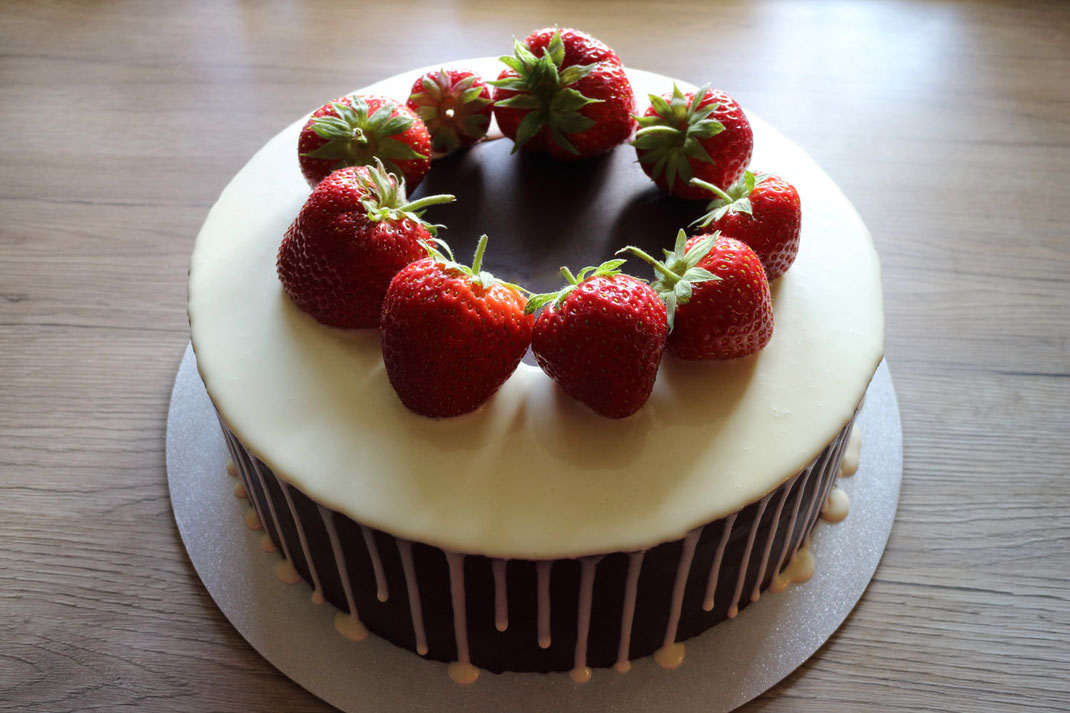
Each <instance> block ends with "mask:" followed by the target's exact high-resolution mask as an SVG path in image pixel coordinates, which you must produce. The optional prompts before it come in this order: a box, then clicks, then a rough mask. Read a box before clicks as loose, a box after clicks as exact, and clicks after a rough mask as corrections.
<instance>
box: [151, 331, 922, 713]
mask: <svg viewBox="0 0 1070 713" xmlns="http://www.w3.org/2000/svg"><path fill="white" fill-rule="evenodd" d="M855 423H856V427H857V428H858V429H860V431H861V433H862V453H861V463H860V465H859V468H858V472H857V473H856V474H855V475H854V476H852V477H850V478H841V479H840V481H839V483H838V485H839V487H841V488H842V489H843V490H845V491H846V492H847V494H848V496H849V498H850V511H849V514H848V516H847V518H846V519H845V520H843V521H842V522H839V523H836V524H830V523H826V522H820V521H819V524H818V525H817V528H816V530H815V533H814V536H813V538H812V543H811V550H812V552H813V555H814V558H815V560H816V569H815V572H814V575H813V577H811V578H810V580H809V581H807V582H805V583H802V584H793V585H791V586H789V587H788V588H787V589H786V590H785V591H782V592H779V593H777V594H772V593H768V592H767V593H764V594H763V595H762V597H761V599H760V600H759V601H758V602H757V603H754V604H751V605H750V606H748V607H747V608H745V609H744V610H743V611H742V612H740V614H739V616H738V617H737V618H736V619H733V620H730V621H726V622H724V623H722V624H719V625H717V626H715V627H714V628H713V629H711V630H710V631H708V632H706V633H704V634H702V635H701V636H698V637H695V638H693V639H690V640H688V641H687V642H686V644H685V646H686V658H685V660H684V663H683V665H682V666H681V667H680V668H678V669H675V670H671V671H669V670H665V669H663V668H661V667H660V666H658V665H657V664H656V663H655V662H654V660H653V659H652V658H650V657H648V658H645V659H640V660H637V661H634V662H633V665H632V669H631V671H629V672H628V673H623V674H622V673H618V672H616V671H614V670H613V669H595V670H594V676H593V678H592V679H591V680H590V681H589V682H587V683H584V684H577V683H574V682H573V681H572V680H571V679H570V678H569V675H568V674H567V673H561V674H530V673H528V674H519V673H506V674H501V675H494V674H491V673H487V672H482V673H481V675H480V677H479V679H478V680H477V681H476V682H475V683H473V684H471V685H467V686H462V685H459V684H456V683H454V682H453V681H452V680H451V679H450V678H449V677H448V676H447V674H446V664H444V663H440V662H437V661H427V660H424V659H422V658H420V657H419V656H417V655H416V654H414V653H411V652H409V651H407V650H405V649H402V648H399V647H397V646H394V645H393V644H390V643H388V642H386V641H384V640H382V639H379V638H377V637H375V636H374V635H372V636H369V637H367V638H366V639H364V640H363V641H359V642H354V641H351V640H349V639H347V638H345V637H343V636H341V635H340V634H339V633H338V632H337V631H336V630H335V628H334V623H333V620H334V614H335V612H336V610H335V609H334V607H332V606H331V605H330V604H323V605H319V606H317V605H315V604H313V603H312V601H311V589H310V587H309V586H308V585H307V584H305V583H304V582H299V583H297V584H294V585H286V584H283V583H282V582H280V581H279V580H278V579H277V578H276V576H275V568H274V564H275V562H276V561H277V560H278V558H279V556H280V555H279V554H277V553H267V552H264V551H263V550H261V549H260V546H259V540H260V537H261V534H262V533H261V532H257V531H253V530H250V529H248V528H247V527H246V526H245V524H244V519H243V513H244V511H245V510H246V509H248V508H249V507H250V506H249V505H248V503H247V501H245V500H240V499H238V498H236V497H235V496H234V486H235V484H236V483H237V480H236V479H234V478H230V477H228V476H227V474H226V472H225V464H226V462H227V459H228V454H227V450H226V446H225V445H224V443H223V436H222V433H221V432H220V429H219V423H218V420H217V419H216V415H215V411H214V409H213V407H212V404H211V402H210V401H209V399H208V395H207V394H206V393H205V390H204V386H203V384H202V383H201V380H200V376H199V375H198V373H197V368H196V361H195V358H194V355H193V350H192V348H189V347H187V349H186V353H185V356H184V357H183V359H182V364H181V366H180V367H179V370H178V376H177V377H176V379H175V385H174V390H173V392H172V394H171V406H170V411H169V413H168V419H167V479H168V484H169V487H170V491H171V505H172V508H173V509H174V513H175V522H176V523H177V524H178V530H179V532H180V533H181V536H182V540H183V542H184V543H185V545H186V551H187V552H189V557H190V560H191V561H192V563H193V566H194V568H195V569H196V570H197V574H199V575H200V577H201V581H203V582H204V586H205V588H206V589H207V590H208V593H209V594H210V595H211V596H212V599H214V600H215V602H216V604H217V605H218V606H219V608H220V610H221V611H222V612H223V614H224V616H226V617H227V619H228V620H230V623H231V624H233V625H234V628H235V629H237V630H238V632H239V633H240V634H241V635H242V636H243V637H245V639H246V641H248V642H249V644H250V645H252V647H253V648H254V649H256V650H257V651H258V652H259V653H260V654H261V655H262V656H263V657H264V658H265V659H267V660H268V661H269V662H271V664H272V665H274V666H275V667H276V668H278V669H279V670H280V671H281V672H282V673H284V674H286V675H287V676H289V677H290V678H291V679H293V681H295V682H296V683H297V684H299V685H301V686H303V687H304V688H305V689H306V690H308V691H309V692H310V693H312V694H314V695H316V696H318V697H320V698H322V699H323V700H324V701H326V702H328V703H330V704H331V705H333V706H335V707H337V708H339V709H341V710H343V711H347V712H348V713H358V712H360V713H365V712H369V711H384V710H406V711H435V712H441V711H466V712H468V713H482V712H484V711H485V712H486V713H492V712H493V713H499V712H500V711H503V710H509V711H512V712H515V713H524V712H527V711H532V712H534V711H560V712H562V713H565V712H567V711H592V710H599V711H620V712H621V713H625V712H631V711H635V712H638V711H650V710H672V711H675V712H676V713H690V712H694V713H699V712H700V711H701V713H720V712H722V711H730V710H733V709H734V708H737V707H738V706H740V705H742V704H744V703H746V702H747V701H749V700H751V699H752V698H754V697H755V696H758V695H759V694H761V693H763V692H764V691H766V690H768V689H769V688H771V687H772V686H774V685H775V684H776V683H777V682H779V681H780V680H781V679H783V678H784V677H785V676H787V675H788V674H789V673H791V672H792V671H793V670H795V669H796V668H797V667H798V666H800V665H801V664H802V663H803V662H804V661H806V659H808V658H809V657H810V656H811V655H813V653H814V652H815V651H817V649H818V648H820V647H821V645H822V644H824V643H825V641H827V640H828V638H829V637H830V636H831V635H832V633H833V632H834V631H836V629H837V628H838V627H839V626H840V624H841V623H843V621H844V619H846V618H847V615H848V614H849V613H850V612H851V610H852V609H853V608H854V606H855V604H856V603H857V602H858V600H859V598H860V597H861V596H862V593H863V592H864V591H865V589H866V586H867V585H868V584H869V581H870V579H871V578H872V576H873V573H874V571H876V569H877V565H878V563H879V562H880V559H881V555H882V553H883V552H884V547H885V545H886V544H887V542H888V535H889V533H890V532H891V529H892V522H893V520H894V519H895V511H896V505H897V504H898V500H899V483H900V480H901V479H902V472H903V439H902V429H901V425H900V421H899V406H898V404H897V402H896V396H895V389H894V387H893V385H892V379H891V375H890V373H889V371H888V366H887V364H885V363H883V362H882V363H881V366H880V368H879V369H878V370H877V373H876V376H875V377H874V378H873V383H872V384H871V385H870V387H869V391H868V392H867V394H866V401H865V404H864V406H863V408H862V411H861V412H860V414H859V416H858V418H857V420H856V422H855Z"/></svg>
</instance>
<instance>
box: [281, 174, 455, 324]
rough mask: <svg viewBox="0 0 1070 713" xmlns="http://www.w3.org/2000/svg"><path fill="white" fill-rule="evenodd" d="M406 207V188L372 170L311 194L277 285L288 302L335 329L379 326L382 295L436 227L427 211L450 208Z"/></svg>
mask: <svg viewBox="0 0 1070 713" xmlns="http://www.w3.org/2000/svg"><path fill="white" fill-rule="evenodd" d="M452 200H453V196H427V197H425V198H421V199H420V200H417V201H413V202H411V203H408V202H407V199H406V197H405V181H404V179H402V180H400V181H399V180H397V179H396V178H395V177H394V176H393V175H391V174H388V173H386V170H385V169H384V168H383V164H382V163H377V164H376V166H374V167H368V166H357V167H350V168H341V169H339V170H337V171H335V172H334V173H332V174H331V175H329V176H327V178H325V179H323V181H321V182H320V184H319V185H318V186H316V188H315V189H313V191H312V195H310V196H309V197H308V200H307V201H306V202H305V205H304V206H302V208H301V212H300V213H298V215H297V219H296V220H295V221H294V222H293V225H291V226H290V228H289V230H287V231H286V236H285V237H284V238H283V240H282V245H281V247H279V257H278V262H277V269H278V273H279V280H280V281H281V282H282V286H283V287H284V288H285V289H286V292H287V294H289V295H290V298H291V299H293V301H294V302H295V303H296V304H297V306H298V307H300V308H301V309H302V310H304V311H305V312H307V313H308V314H310V315H312V316H313V317H315V318H316V319H317V320H319V321H320V322H322V323H323V324H326V325H328V326H331V327H375V326H377V325H378V324H379V313H380V311H381V307H382V303H383V295H384V294H386V288H387V286H388V285H389V284H390V280H391V279H393V277H394V275H395V274H397V272H398V270H400V269H401V268H403V267H405V266H406V265H408V264H409V263H410V262H412V261H413V260H419V259H420V258H421V257H423V256H424V255H426V254H427V253H426V251H425V249H424V247H423V242H424V241H426V240H430V239H431V237H432V236H433V235H434V233H435V226H433V225H429V224H427V223H425V222H424V221H423V220H421V218H420V216H421V215H422V214H423V213H422V211H423V209H424V208H426V207H427V206H430V205H434V204H436V203H445V202H447V201H452Z"/></svg>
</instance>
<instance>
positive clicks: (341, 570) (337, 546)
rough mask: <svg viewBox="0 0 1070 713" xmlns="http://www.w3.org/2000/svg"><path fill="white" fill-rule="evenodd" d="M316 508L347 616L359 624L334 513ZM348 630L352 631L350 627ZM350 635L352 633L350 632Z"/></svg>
mask: <svg viewBox="0 0 1070 713" xmlns="http://www.w3.org/2000/svg"><path fill="white" fill-rule="evenodd" d="M316 507H317V508H319V512H320V519H321V520H323V527H324V529H326V530H327V539H329V540H330V541H331V553H332V554H333V555H334V564H335V567H337V568H338V579H340V580H341V581H342V591H343V592H344V593H345V597H346V605H347V606H348V607H349V614H348V616H349V618H350V619H352V620H353V621H354V622H357V623H358V624H359V623H360V617H359V616H358V614H357V600H356V599H355V598H354V597H353V584H352V583H351V582H350V581H349V566H348V565H346V558H345V553H344V552H343V551H342V542H341V540H339V538H338V529H337V527H335V524H334V513H333V512H331V511H330V510H328V509H327V508H325V507H323V506H322V505H316ZM335 627H336V628H338V622H337V620H336V621H335ZM350 630H352V626H351V625H350ZM343 633H346V632H343ZM350 633H352V631H351V632H350ZM365 635H367V632H365ZM351 638H352V637H351ZM361 638H363V637H361Z"/></svg>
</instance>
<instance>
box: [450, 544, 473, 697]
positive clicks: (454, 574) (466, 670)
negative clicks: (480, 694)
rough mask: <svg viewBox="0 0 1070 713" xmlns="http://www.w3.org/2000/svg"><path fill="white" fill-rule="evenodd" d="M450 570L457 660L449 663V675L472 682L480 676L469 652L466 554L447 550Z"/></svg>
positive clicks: (456, 679)
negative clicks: (465, 584)
mask: <svg viewBox="0 0 1070 713" xmlns="http://www.w3.org/2000/svg"><path fill="white" fill-rule="evenodd" d="M446 564H447V565H448V566H449V570H450V604H451V605H452V606H453V636H454V639H455V641H456V643H457V660H456V661H454V662H453V663H451V664H450V665H449V675H450V678H452V679H453V680H454V681H456V682H457V683H472V682H473V681H475V680H476V678H478V677H479V669H477V668H476V667H475V666H473V665H472V661H471V657H470V656H469V653H468V613H467V612H466V611H465V604H466V602H467V599H466V597H465V590H464V555H463V554H460V553H459V552H446Z"/></svg>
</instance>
